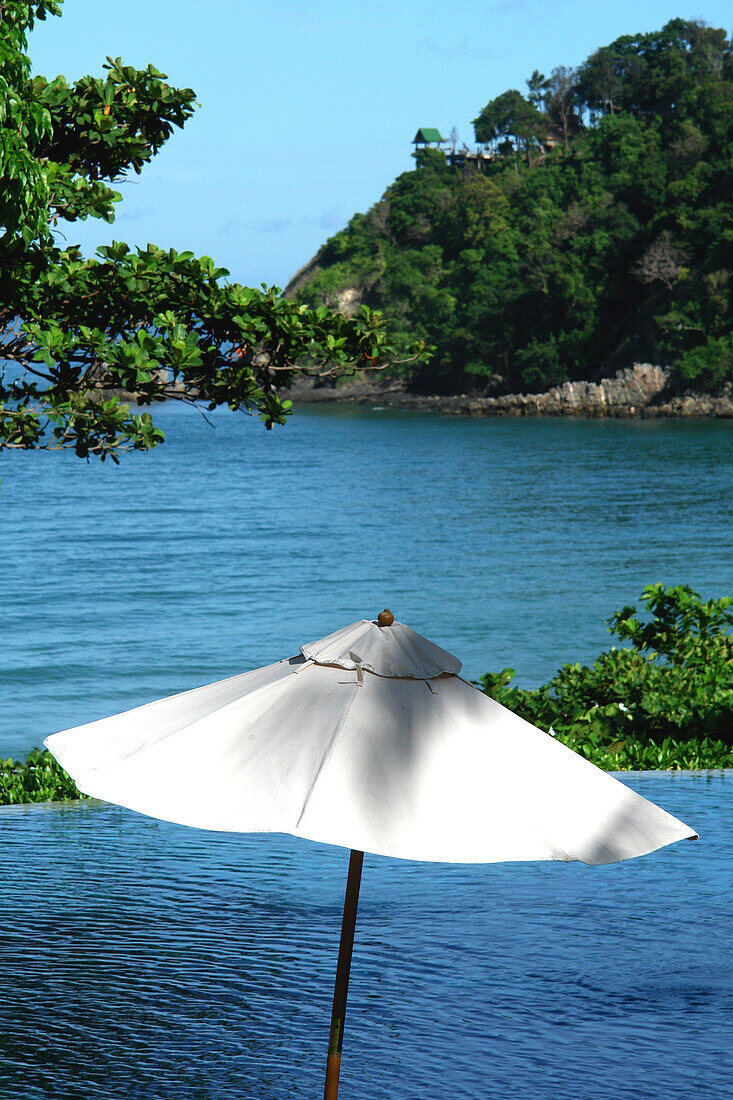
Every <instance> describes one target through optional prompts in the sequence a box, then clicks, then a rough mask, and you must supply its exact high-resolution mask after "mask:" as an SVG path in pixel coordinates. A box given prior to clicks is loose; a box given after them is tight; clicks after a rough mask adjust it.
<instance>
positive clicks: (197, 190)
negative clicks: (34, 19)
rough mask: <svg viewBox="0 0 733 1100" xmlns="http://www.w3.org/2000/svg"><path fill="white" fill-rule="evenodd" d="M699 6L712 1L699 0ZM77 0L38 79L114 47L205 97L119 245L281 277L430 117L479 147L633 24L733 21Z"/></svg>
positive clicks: (136, 192) (723, 14)
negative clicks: (538, 79)
mask: <svg viewBox="0 0 733 1100" xmlns="http://www.w3.org/2000/svg"><path fill="white" fill-rule="evenodd" d="M696 2H697V3H699V2H700V0H696ZM685 3H686V0H682V3H681V4H680V3H678V4H671V3H667V2H663V0H646V2H645V3H644V4H643V5H641V4H639V3H638V2H636V3H632V0H616V2H615V3H614V4H609V3H607V2H602V3H601V2H595V0H586V2H582V0H562V2H561V3H558V2H557V0H555V2H553V0H497V2H491V0H488V2H487V0H483V2H481V0H454V2H453V3H452V4H448V3H446V2H445V0H441V2H435V0H391V2H389V3H386V2H383V0H369V2H367V0H310V2H306V0H269V2H268V3H267V4H263V3H261V2H258V3H254V2H250V0H228V2H227V3H223V2H221V0H209V2H208V3H207V2H206V0H176V2H175V3H174V2H173V0H145V2H143V0H125V2H124V3H122V4H120V3H119V2H116V3H112V2H111V0H66V2H65V4H64V9H63V12H64V14H63V15H62V17H61V19H48V20H47V21H46V22H45V23H40V24H38V26H37V29H36V30H35V31H34V32H33V35H32V36H31V43H30V53H31V57H32V59H33V64H34V69H35V71H36V72H39V73H43V74H44V75H46V76H48V77H51V76H55V75H56V74H57V73H63V74H64V75H65V76H67V77H68V78H69V79H72V78H75V77H78V76H81V75H83V74H84V73H87V72H89V73H101V70H102V65H103V63H104V59H105V56H106V55H107V54H110V55H112V56H121V57H122V58H123V60H124V61H125V62H126V63H128V64H134V65H136V66H137V67H138V68H142V67H143V66H145V65H146V64H147V63H148V62H152V63H153V64H155V65H157V67H158V68H159V69H162V70H163V71H164V72H166V73H167V74H168V76H169V78H170V82H171V83H172V84H177V85H179V86H183V87H192V88H193V89H194V90H195V91H196V93H197V98H198V102H199V104H200V106H199V108H198V110H197V112H196V115H195V116H194V118H192V119H191V120H190V121H189V122H188V123H187V125H186V128H185V129H184V130H183V131H179V132H176V134H175V136H174V137H173V138H172V139H171V140H170V142H169V143H168V145H167V146H166V147H165V148H164V150H163V151H162V152H161V153H160V154H159V155H158V157H156V159H155V161H153V163H152V164H150V165H149V166H148V167H147V168H146V169H145V170H144V171H143V173H142V175H141V176H134V175H133V176H132V178H131V179H130V181H129V182H125V183H123V184H122V185H121V187H120V190H121V191H122V193H123V195H124V202H123V203H122V204H121V205H120V210H119V214H118V216H117V220H116V222H115V224H114V226H107V225H106V224H104V223H102V222H89V223H87V224H86V225H84V226H81V227H74V228H73V229H72V231H71V236H70V237H69V240H74V241H78V242H79V243H81V244H82V246H83V247H84V249H85V250H86V251H87V252H91V251H93V249H94V247H96V245H98V244H101V243H105V242H106V241H108V240H110V239H111V238H112V237H114V238H115V239H117V240H125V241H127V242H128V244H130V245H135V244H143V245H144V244H146V243H147V242H148V241H152V242H154V243H156V244H159V245H163V246H166V247H168V246H171V245H172V246H174V247H176V248H178V249H181V250H182V249H191V250H193V251H195V252H196V253H198V254H207V255H210V256H213V257H214V259H215V260H216V261H217V263H219V264H221V265H223V266H224V267H227V268H229V270H230V271H231V273H232V276H233V277H234V278H236V279H237V280H238V281H241V282H244V283H248V284H251V285H258V284H259V283H260V282H267V283H275V284H277V285H280V286H283V285H284V284H285V283H286V282H287V281H288V279H289V278H290V277H291V276H292V275H293V273H294V272H295V271H296V270H297V268H299V267H300V266H301V265H302V264H303V263H305V262H306V261H307V260H309V259H310V257H311V256H312V255H313V254H314V253H315V252H316V251H317V249H318V247H319V245H320V244H322V243H323V241H324V240H325V239H326V238H327V237H328V236H330V235H331V234H332V233H334V232H335V231H336V230H337V229H339V228H341V227H342V226H343V225H344V224H345V223H346V222H347V221H348V219H349V218H350V217H351V215H352V214H353V213H354V212H355V211H357V210H366V209H368V208H369V207H370V206H371V205H372V204H373V203H374V202H376V201H377V199H378V198H379V197H380V195H381V194H382V192H383V190H384V188H385V187H386V186H387V185H388V184H389V183H390V182H391V181H392V180H393V179H394V177H395V176H396V175H398V174H399V173H400V172H403V171H405V170H407V169H409V168H410V167H411V163H412V162H411V159H410V152H411V149H412V147H411V145H410V141H411V139H412V137H413V135H414V133H415V130H416V129H417V128H418V127H419V126H436V127H438V128H439V129H440V130H441V131H442V132H443V134H444V135H447V134H448V133H449V132H450V130H451V127H453V126H455V127H456V128H457V130H458V132H459V135H460V138H461V140H463V141H467V142H469V143H470V142H471V141H472V139H473V129H472V126H471V119H473V118H475V117H476V115H477V114H478V113H479V111H480V110H481V108H482V107H483V106H484V105H485V104H486V103H487V102H488V101H489V100H490V99H492V98H493V97H494V96H496V95H498V94H499V93H501V92H502V91H505V90H506V89H507V88H511V87H515V88H519V89H520V90H522V91H524V90H525V84H524V81H525V80H526V78H527V77H528V76H529V75H530V73H531V72H532V70H533V69H535V68H538V69H540V70H541V71H543V72H549V70H550V69H552V68H553V67H554V66H555V65H577V64H579V63H580V62H581V61H583V60H584V59H585V58H586V57H587V56H588V54H589V53H591V52H592V51H593V50H594V49H596V48H597V47H598V46H601V45H605V44H607V43H608V42H610V41H612V40H613V39H614V38H617V37H619V36H620V35H622V34H631V33H636V32H639V31H649V30H654V29H658V28H659V27H661V26H662V25H663V24H664V23H666V22H667V21H668V20H669V19H673V18H676V17H678V16H681V17H683V18H689V19H704V20H705V21H706V22H708V23H709V24H711V25H712V26H716V27H720V26H722V27H726V29H730V22H731V6H730V2H729V0H725V2H721V0H705V2H704V3H703V4H702V6H699V7H694V8H689V7H687V6H685Z"/></svg>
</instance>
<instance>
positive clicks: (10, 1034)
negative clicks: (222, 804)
mask: <svg viewBox="0 0 733 1100" xmlns="http://www.w3.org/2000/svg"><path fill="white" fill-rule="evenodd" d="M627 781H628V782H629V783H630V784H631V785H632V786H633V787H634V788H635V789H636V790H638V791H639V792H640V793H642V794H644V795H646V796H647V797H649V798H652V799H654V800H655V801H657V802H659V803H660V804H661V805H663V806H664V807H665V808H666V809H668V810H671V811H672V812H673V813H675V814H678V815H680V816H681V817H682V818H683V819H684V820H686V821H688V822H690V823H691V824H692V825H694V826H695V827H696V828H697V829H698V831H699V832H700V841H699V842H696V843H690V842H683V843H680V844H677V845H674V846H673V847H671V848H667V849H665V850H663V851H661V852H657V853H653V854H652V855H650V856H646V857H644V858H643V859H640V860H633V861H630V862H628V863H624V864H618V865H615V866H611V867H597V868H587V867H584V866H579V865H577V864H569V865H564V864H514V865H511V864H507V865H503V866H496V865H494V866H478V867H476V866H458V867H457V866H453V867H451V866H444V865H436V864H415V863H409V862H403V861H399V860H390V859H384V858H377V857H373V856H368V857H367V858H366V860H365V865H364V877H363V882H362V895H361V903H360V911H359V920H358V924H357V937H356V946H355V950H354V960H353V971H352V985H351V990H350V1001H349V1011H348V1016H347V1023H346V1039H345V1045H344V1061H343V1067H342V1095H343V1097H344V1100H392V1098H396V1097H399V1098H404V1100H413V1098H420V1100H457V1098H461V1100H464V1098H465V1100H469V1098H487V1100H488V1098H492V1100H493V1098H501V1100H508V1098H512V1100H632V1098H633V1100H693V1098H694V1100H724V1098H726V1097H728V1096H731V1095H733V938H732V937H731V934H730V898H731V896H732V894H733V840H732V838H731V833H730V828H729V821H730V801H731V795H732V794H733V773H730V772H728V773H722V774H721V773H718V774H708V775H705V774H695V773H686V774H682V775H665V774H661V775H660V774H657V775H654V774H643V775H631V776H628V777H627ZM0 829H1V830H2V847H1V848H0V863H1V865H2V866H1V868H0V874H1V875H2V893H1V894H0V921H1V922H2V928H3V935H2V937H1V938H0V973H1V974H2V990H3V992H2V997H0V1095H2V1096H3V1097H5V1096H8V1097H17V1098H18V1100H41V1098H43V1100H77V1098H78V1100H90V1098H100V1100H102V1098H103V1100H108V1098H110V1097H114V1098H116V1100H133V1098H135V1100H179V1098H182V1097H185V1098H187V1100H285V1098H286V1097H287V1098H289V1100H291V1098H295V1100H297V1098H300V1097H303V1098H312V1097H316V1098H317V1097H319V1096H320V1095H322V1087H323V1086H322V1074H323V1067H324V1058H325V1053H324V1051H325V1044H326V1041H327V1032H328V1021H329V1018H330V998H331V994H332V983H333V974H334V969H335V958H336V951H337V937H338V930H339V925H340V910H341V905H342V901H343V890H344V882H345V875H346V867H347V860H348V856H347V853H346V852H345V851H343V850H341V849H337V848H330V847H325V846H321V845H316V844H311V843H308V842H305V841H299V840H294V839H291V838H287V837H280V836H260V837H253V836H235V835H228V834H210V833H203V832H199V831H196V830H189V829H185V828H182V827H179V826H173V825H168V824H164V823H161V822H156V821H152V820H149V819H147V818H143V817H140V816H138V815H136V814H133V813H130V812H127V811H124V810H120V809H116V808H112V807H108V806H104V805H98V804H97V805H94V804H91V805H89V804H87V805H84V804H72V805H68V806H65V807H62V808H58V807H27V808H25V807H19V808H10V809H5V810H3V811H0Z"/></svg>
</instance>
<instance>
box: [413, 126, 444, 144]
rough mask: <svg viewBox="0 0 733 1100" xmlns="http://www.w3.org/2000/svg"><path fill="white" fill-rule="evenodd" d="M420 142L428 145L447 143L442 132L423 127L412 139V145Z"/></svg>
mask: <svg viewBox="0 0 733 1100" xmlns="http://www.w3.org/2000/svg"><path fill="white" fill-rule="evenodd" d="M420 141H423V142H425V143H426V144H428V143H429V142H432V141H438V142H440V141H445V138H444V137H441V136H440V130H435V129H433V128H432V127H430V126H421V127H420V129H419V130H418V131H417V133H416V134H415V136H414V138H413V139H412V144H413V145H416V144H417V143H418V142H420Z"/></svg>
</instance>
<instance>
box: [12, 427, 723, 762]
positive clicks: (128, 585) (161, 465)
mask: <svg viewBox="0 0 733 1100" xmlns="http://www.w3.org/2000/svg"><path fill="white" fill-rule="evenodd" d="M156 415H157V417H158V419H159V421H160V422H161V424H162V426H163V427H164V429H165V431H166V433H167V437H168V438H167V442H166V443H165V444H164V445H163V446H162V447H160V448H158V449H157V450H156V451H154V452H152V453H151V454H147V455H145V454H132V455H128V456H126V457H124V458H123V461H122V464H121V465H120V466H119V467H115V466H113V465H111V464H109V463H107V464H106V465H104V466H101V465H99V464H98V463H97V464H94V463H92V464H91V465H87V464H86V463H84V462H82V461H80V460H79V459H77V458H76V457H74V456H73V455H70V454H66V453H62V454H43V453H40V454H33V453H26V454H23V453H14V454H10V455H9V456H7V457H3V458H2V459H0V476H1V477H2V495H1V497H0V533H1V535H2V538H1V539H0V568H1V569H2V577H3V598H2V602H1V604H0V623H1V625H2V642H3V644H2V647H0V683H1V684H2V690H3V709H2V721H1V722H0V755H23V753H24V752H25V751H26V750H27V749H28V748H30V747H31V746H32V745H34V744H39V743H40V741H41V740H42V738H43V736H45V735H46V734H48V733H51V732H54V731H56V730H59V729H63V728H65V727H68V726H72V725H77V724H79V723H81V722H86V721H89V720H91V719H93V718H101V717H104V716H105V715H106V714H109V713H112V712H114V711H119V710H124V709H126V708H127V707H132V706H136V705H138V704H140V703H144V702H146V701H148V700H150V699H155V698H159V697H160V696H163V695H168V694H171V693H173V692H175V691H181V690H183V689H186V688H190V687H195V686H199V685H201V684H205V683H208V682H210V681H212V680H216V679H221V678H223V677H225V676H228V675H232V674H234V673H236V672H240V671H244V670H245V669H248V668H254V667H256V666H258V665H261V664H266V663H268V662H270V661H273V660H277V659H279V658H281V657H284V656H288V655H290V654H292V653H294V652H296V651H297V648H298V646H299V645H301V644H302V643H304V642H308V641H311V640H313V639H315V638H319V637H322V636H323V635H324V634H327V633H329V632H330V631H332V630H334V629H337V628H339V627H341V626H343V625H345V624H346V623H349V622H353V621H354V620H356V619H360V618H365V617H366V618H372V617H373V616H375V615H376V614H377V613H378V612H379V611H380V610H381V609H382V607H384V606H385V605H388V606H390V607H392V610H393V611H394V612H395V613H396V615H397V618H398V619H401V620H402V621H404V622H407V623H409V624H410V625H411V626H413V627H414V628H415V629H417V630H419V631H420V632H421V633H423V634H426V635H428V637H431V638H433V639H434V640H435V641H437V642H439V643H440V644H442V645H444V646H445V647H446V648H447V649H449V650H451V651H452V652H453V653H455V654H457V655H458V656H459V657H460V658H461V659H462V660H463V662H464V668H465V672H466V674H467V675H468V677H469V678H474V677H478V676H479V675H481V674H482V673H483V672H486V671H488V670H498V669H500V668H502V667H504V666H505V665H511V666H512V667H513V668H516V669H517V673H518V680H519V682H520V683H523V684H526V685H532V684H536V683H539V682H542V681H543V680H545V679H547V678H549V677H550V676H551V675H552V673H553V672H554V671H555V669H556V668H557V667H558V666H559V665H560V664H561V663H563V662H564V661H567V660H590V659H593V657H595V655H596V654H597V653H598V652H599V651H600V650H601V649H603V648H606V647H607V646H608V644H609V642H610V639H609V636H608V634H607V632H606V628H605V625H604V623H605V619H606V618H607V616H608V615H609V614H610V613H611V612H612V611H613V610H614V609H615V608H616V607H619V606H622V605H624V604H626V603H629V602H632V601H633V600H634V599H636V598H638V594H639V592H640V591H641V589H642V587H643V586H644V585H645V584H648V583H649V582H651V581H657V580H661V581H665V582H666V583H680V582H685V583H688V584H691V585H693V586H694V587H695V588H697V589H698V590H700V591H701V592H702V593H703V594H704V595H705V596H712V595H721V594H722V593H723V592H726V591H731V589H732V588H733V585H732V584H731V580H732V578H731V532H730V516H731V514H733V500H732V499H731V498H732V496H733V493H732V491H731V490H732V487H733V423H731V422H715V421H704V420H700V421H689V422H676V421H667V422H660V423H654V422H643V421H638V422H636V421H606V422H603V421H582V420H579V421H572V420H522V421H516V420H513V421H506V420H503V421H502V420H468V419H462V418H457V417H449V416H436V415H427V414H425V415H422V414H412V413H402V412H376V411H371V410H368V409H333V408H323V407H320V408H319V407H313V408H312V409H310V410H306V411H301V412H299V413H298V414H296V416H295V417H293V419H292V421H291V423H289V424H288V425H287V427H285V428H281V429H275V430H274V431H272V432H265V431H264V430H263V429H262V426H261V425H260V424H259V423H258V422H257V421H252V420H248V419H246V418H244V417H243V416H241V415H238V416H237V415H232V414H228V413H227V414H222V415H217V416H216V417H215V418H214V421H215V425H216V426H215V428H213V429H212V428H210V427H209V426H208V425H207V424H206V423H205V422H204V420H203V419H202V418H201V416H200V415H199V414H198V413H196V412H195V411H193V410H185V409H181V408H179V407H176V406H169V407H165V408H162V409H161V410H160V411H159V412H157V413H156ZM6 700H7V702H6Z"/></svg>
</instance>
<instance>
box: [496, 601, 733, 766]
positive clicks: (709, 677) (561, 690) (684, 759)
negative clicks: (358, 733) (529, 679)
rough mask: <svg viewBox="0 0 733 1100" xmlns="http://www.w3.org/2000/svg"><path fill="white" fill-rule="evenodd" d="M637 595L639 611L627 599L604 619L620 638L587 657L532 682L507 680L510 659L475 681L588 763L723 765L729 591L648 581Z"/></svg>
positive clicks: (727, 749) (730, 710) (729, 697)
mask: <svg viewBox="0 0 733 1100" xmlns="http://www.w3.org/2000/svg"><path fill="white" fill-rule="evenodd" d="M641 601H642V604H644V617H642V615H639V614H637V609H636V608H635V607H632V606H629V607H624V608H621V609H620V610H619V611H616V612H615V613H614V614H613V615H612V616H611V618H610V619H609V620H608V623H609V628H610V630H611V632H612V633H613V634H615V635H616V637H617V638H619V640H620V641H622V642H625V643H627V645H626V646H624V647H622V648H617V647H615V646H614V647H612V648H611V649H610V650H608V651H607V652H605V653H602V654H600V656H599V657H598V658H596V660H595V662H594V663H593V664H592V665H580V664H566V665H563V667H562V668H561V669H560V670H559V671H558V672H557V673H556V675H555V676H553V678H552V679H551V680H550V681H549V682H548V683H547V684H544V685H543V686H542V687H540V688H537V689H536V690H526V689H523V688H518V687H514V686H512V684H511V681H512V679H513V677H514V669H512V668H505V669H503V670H502V671H501V672H499V673H488V674H487V675H486V676H484V677H483V679H482V681H481V683H482V687H483V690H484V691H485V692H486V694H487V695H490V696H491V697H492V698H494V699H497V700H498V701H499V702H500V703H502V704H503V705H504V706H507V707H509V708H510V709H511V710H514V711H516V712H517V713H518V714H520V715H521V716H522V717H523V718H526V719H527V720H528V721H530V722H532V723H534V725H537V726H539V727H540V728H541V729H544V730H546V731H547V732H551V733H552V734H553V735H555V736H557V737H559V738H560V739H561V740H562V741H563V742H564V743H565V744H567V745H569V746H570V747H571V748H573V749H575V750H576V751H580V752H583V753H584V755H586V756H588V757H589V758H590V759H593V760H594V761H596V762H597V760H598V758H599V757H602V758H604V759H606V758H608V761H609V763H610V765H612V766H616V767H632V768H633V767H649V766H651V767H653V766H655V765H654V764H653V763H652V761H653V760H654V759H657V758H658V759H660V760H666V763H662V764H661V765H660V766H662V767H683V768H694V767H730V766H731V765H733V633H732V632H731V628H733V614H732V613H731V610H730V609H731V606H733V599H732V598H731V597H730V596H724V597H722V598H721V599H717V600H716V599H712V600H707V601H703V600H702V599H701V598H700V596H699V595H698V593H697V592H694V591H693V590H692V589H691V588H689V587H688V586H687V585H675V586H672V587H665V586H664V585H662V584H652V585H649V586H648V587H647V588H645V589H644V591H643V592H642V594H641ZM715 746H717V747H715ZM660 753H661V756H660V755H659V754H660Z"/></svg>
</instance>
